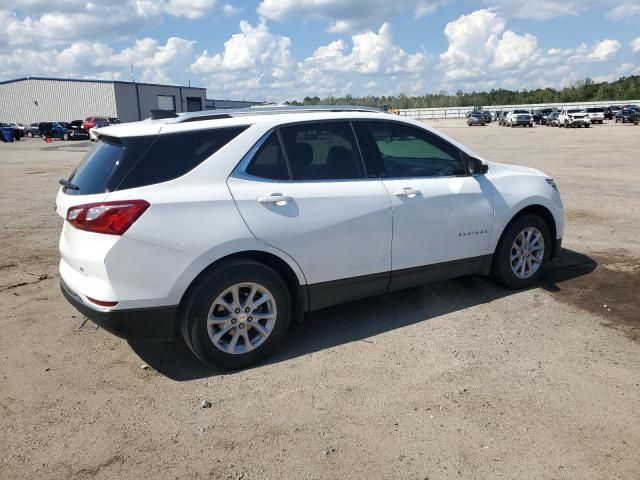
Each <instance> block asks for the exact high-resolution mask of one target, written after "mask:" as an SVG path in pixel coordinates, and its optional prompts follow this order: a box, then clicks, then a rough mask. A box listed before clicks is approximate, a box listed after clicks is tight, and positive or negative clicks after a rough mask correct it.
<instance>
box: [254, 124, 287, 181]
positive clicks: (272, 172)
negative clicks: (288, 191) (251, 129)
mask: <svg viewBox="0 0 640 480" xmlns="http://www.w3.org/2000/svg"><path fill="white" fill-rule="evenodd" d="M245 172H246V173H247V174H249V175H253V176H254V177H260V178H265V179H269V180H289V170H288V169H287V164H286V163H285V161H284V154H283V152H282V147H281V146H280V141H279V140H278V135H277V134H276V133H275V132H274V133H272V134H271V135H270V136H269V138H268V139H267V140H266V141H265V142H264V143H263V144H262V146H261V147H260V149H259V150H258V152H257V153H256V154H255V155H254V156H253V159H252V160H251V163H250V164H249V165H248V166H247V168H246V169H245Z"/></svg>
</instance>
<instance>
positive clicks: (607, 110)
mask: <svg viewBox="0 0 640 480" xmlns="http://www.w3.org/2000/svg"><path fill="white" fill-rule="evenodd" d="M613 116H614V113H613V110H612V107H604V118H605V120H613Z"/></svg>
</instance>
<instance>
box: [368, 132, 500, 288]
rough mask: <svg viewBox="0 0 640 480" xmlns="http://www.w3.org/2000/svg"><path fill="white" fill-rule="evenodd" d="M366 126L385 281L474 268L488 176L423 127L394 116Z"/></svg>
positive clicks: (488, 218)
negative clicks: (385, 241)
mask: <svg viewBox="0 0 640 480" xmlns="http://www.w3.org/2000/svg"><path fill="white" fill-rule="evenodd" d="M366 126H367V129H366V131H367V132H368V133H369V135H368V141H367V145H368V147H369V148H368V150H367V151H368V152H370V153H369V154H370V155H373V156H374V157H375V158H374V161H375V162H377V164H378V165H379V168H380V171H381V175H382V178H383V181H382V183H383V184H384V186H385V188H386V189H387V192H388V194H389V197H390V199H391V203H392V210H393V245H392V253H391V261H392V280H391V288H392V289H395V288H402V287H405V286H409V285H415V284H420V283H424V281H427V280H431V279H438V278H443V277H453V276H458V275H462V274H466V273H477V272H478V271H479V270H480V268H481V267H482V265H483V262H484V261H486V260H487V258H486V257H485V256H486V255H488V254H489V251H488V249H489V243H490V239H491V233H492V230H493V223H494V215H493V193H492V192H493V188H492V186H491V184H490V183H489V182H488V180H487V179H486V178H485V177H484V175H471V174H469V167H468V165H467V161H466V158H465V157H466V154H464V153H463V152H461V151H460V150H459V149H458V148H456V147H455V146H454V145H452V144H451V143H449V142H447V141H446V140H444V139H442V138H441V137H439V136H437V135H436V134H433V133H431V132H429V131H427V130H425V129H422V128H419V127H417V126H413V125H410V124H407V123H404V122H399V121H368V122H366ZM360 130H361V129H360ZM360 130H359V131H360Z"/></svg>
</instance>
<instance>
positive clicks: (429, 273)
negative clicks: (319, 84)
mask: <svg viewBox="0 0 640 480" xmlns="http://www.w3.org/2000/svg"><path fill="white" fill-rule="evenodd" d="M223 117H225V118H212V115H211V112H193V113H185V114H182V115H180V116H178V117H176V118H170V119H164V120H157V121H155V122H145V121H143V122H136V123H128V124H123V125H115V126H108V127H105V128H102V129H101V132H100V133H101V140H100V142H99V143H98V145H97V146H96V148H95V149H93V150H92V151H91V152H89V153H88V155H87V157H86V158H85V159H84V160H83V162H82V163H81V165H80V166H79V167H78V168H77V169H76V170H74V172H73V173H72V174H71V176H70V177H69V178H68V179H66V180H61V181H60V183H61V184H62V188H61V189H60V191H59V192H58V195H57V198H56V209H57V212H58V214H59V215H60V216H61V217H62V218H63V219H64V223H63V227H62V234H61V236H60V253H61V257H62V258H61V261H60V279H61V287H62V292H63V294H64V296H65V297H66V298H67V300H68V301H69V302H70V303H71V304H72V305H74V306H75V307H76V308H77V309H78V310H79V311H80V312H81V313H82V314H83V315H86V316H87V317H88V318H90V319H92V320H93V321H94V322H96V323H97V324H99V325H102V326H103V327H104V328H105V329H106V330H108V331H111V332H112V333H115V334H116V335H119V336H122V337H125V338H129V339H132V338H138V339H142V338H144V339H156V340H169V339H173V338H175V336H176V334H179V335H181V336H182V338H184V340H185V342H186V344H187V345H188V346H189V348H190V349H191V350H192V352H193V353H194V354H195V355H196V356H197V357H198V358H199V359H201V360H202V361H204V362H206V363H215V364H221V365H224V366H226V367H231V368H237V367H242V366H246V365H249V364H251V363H254V362H256V361H259V360H260V359H262V358H264V357H265V356H266V355H267V354H268V353H270V352H271V351H273V349H274V348H275V347H276V346H277V345H278V344H279V343H280V342H281V341H282V340H283V339H284V337H285V334H286V332H287V329H288V327H289V324H290V321H291V319H292V318H301V317H302V315H303V314H304V313H305V312H307V311H311V310H317V309H321V308H324V307H327V306H330V305H336V304H340V303H343V302H346V301H350V300H353V299H356V298H363V297H367V296H370V295H377V294H381V293H385V292H388V291H393V290H398V289H402V288H407V287H410V286H414V285H420V284H423V283H424V282H426V281H432V280H436V279H443V278H451V277H455V276H459V275H467V274H489V273H492V275H493V276H492V278H494V279H496V280H497V281H498V282H499V283H500V284H502V285H504V286H506V287H508V288H513V289H519V288H527V287H530V286H532V285H534V284H535V283H536V282H537V281H538V280H539V279H540V276H541V275H542V273H543V272H544V270H545V267H546V265H547V263H548V261H549V260H550V259H551V258H553V257H554V256H556V255H557V254H558V253H559V252H560V246H561V241H562V236H563V230H564V213H563V206H562V200H561V198H560V194H559V192H558V189H557V187H556V184H555V182H554V180H553V178H551V177H549V176H548V175H545V174H543V173H542V172H540V171H538V170H535V169H533V168H527V167H518V166H511V165H501V164H498V163H493V162H488V161H485V160H482V159H480V158H479V157H477V156H476V155H475V154H474V153H473V152H472V151H471V150H469V149H468V148H466V147H464V146H463V145H461V144H460V143H458V142H456V141H455V140H453V139H451V138H449V137H446V136H444V135H442V134H440V133H439V132H438V131H436V130H434V129H432V128H430V127H429V126H426V125H425V124H424V123H422V122H419V121H415V120H412V119H410V118H407V117H400V116H398V115H392V114H389V113H386V112H383V111H380V110H377V109H369V108H366V107H358V108H355V107H353V108H348V107H336V106H330V107H321V106H313V107H300V108H294V107H280V108H278V107H271V108H268V109H267V108H264V107H263V108H250V109H244V110H241V111H235V112H234V111H225V115H223ZM373 172H377V173H375V174H374V173H373ZM434 200H437V201H436V202H434ZM208 219H209V220H211V222H214V223H211V222H210V221H209V220H208ZM392 238H393V242H392ZM392 258H393V264H392V261H391V259H392ZM345 321H348V320H347V319H345Z"/></svg>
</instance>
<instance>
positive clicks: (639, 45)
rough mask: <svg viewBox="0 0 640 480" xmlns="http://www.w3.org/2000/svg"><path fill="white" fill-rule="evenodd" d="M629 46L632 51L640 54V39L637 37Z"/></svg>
mask: <svg viewBox="0 0 640 480" xmlns="http://www.w3.org/2000/svg"><path fill="white" fill-rule="evenodd" d="M629 45H631V50H633V51H634V52H640V37H636V38H634V39H633V40H631V43H629Z"/></svg>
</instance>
